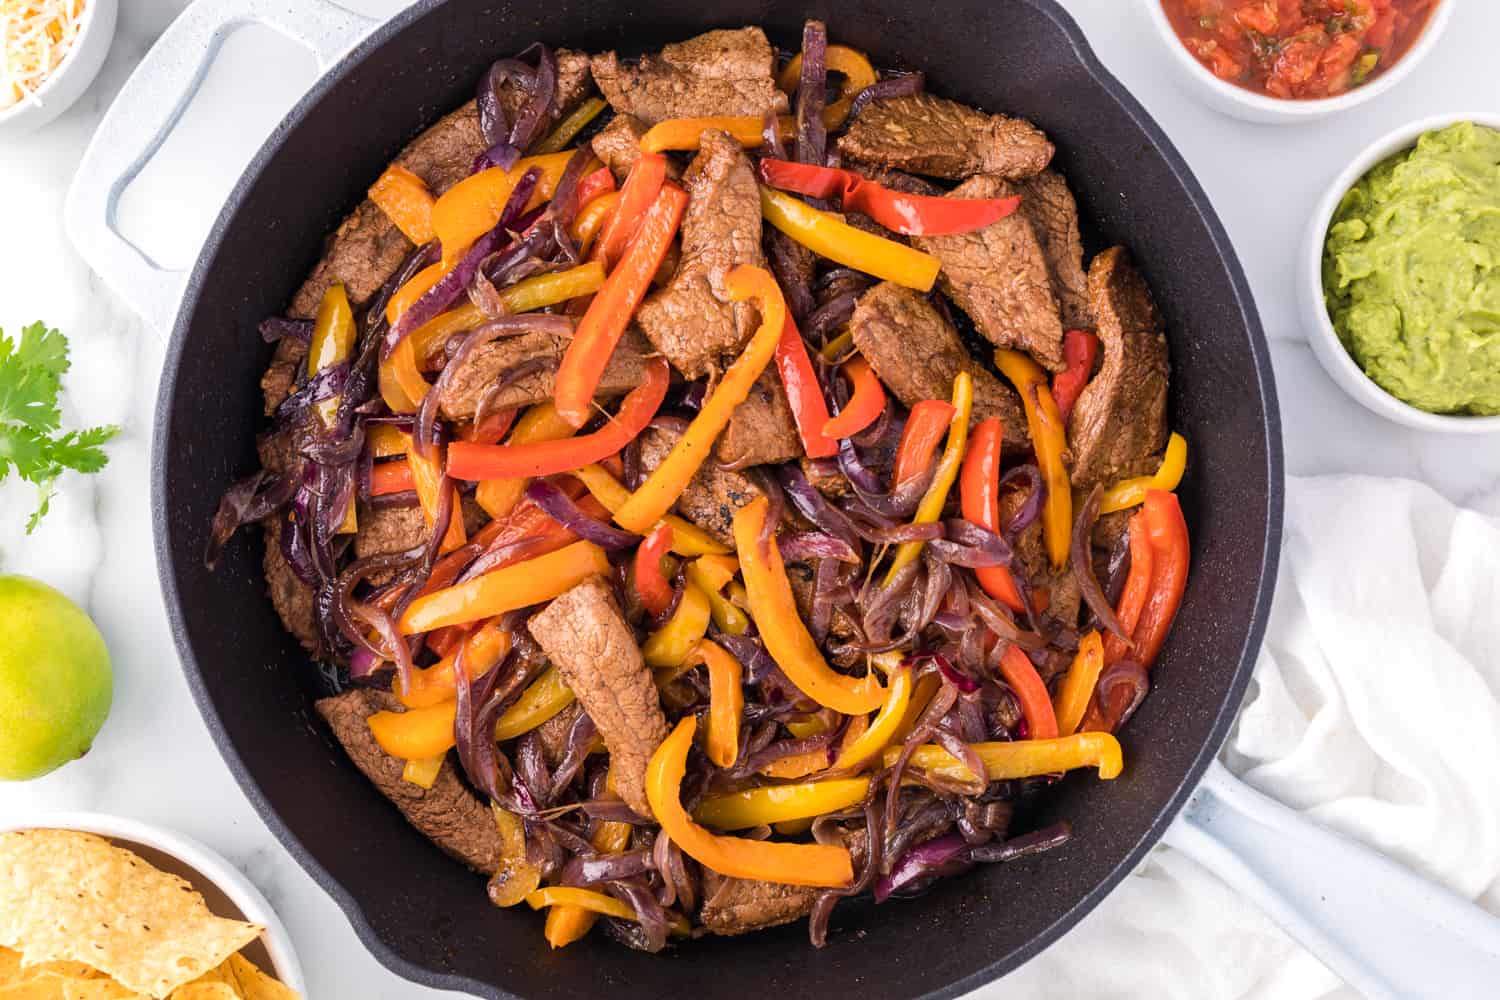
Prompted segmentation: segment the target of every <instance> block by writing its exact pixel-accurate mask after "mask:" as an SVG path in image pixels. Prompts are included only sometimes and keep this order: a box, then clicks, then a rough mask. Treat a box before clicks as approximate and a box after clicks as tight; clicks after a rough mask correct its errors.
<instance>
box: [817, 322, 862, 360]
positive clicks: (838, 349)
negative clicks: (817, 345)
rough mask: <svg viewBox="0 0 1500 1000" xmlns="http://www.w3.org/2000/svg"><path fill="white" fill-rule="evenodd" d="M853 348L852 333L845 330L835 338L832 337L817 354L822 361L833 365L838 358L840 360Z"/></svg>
mask: <svg viewBox="0 0 1500 1000" xmlns="http://www.w3.org/2000/svg"><path fill="white" fill-rule="evenodd" d="M853 346H854V331H852V330H848V329H845V330H844V332H843V333H841V334H839V335H838V336H837V337H834V338H833V339H832V340H830V341H829V342H828V343H826V344H824V345H823V349H822V350H821V351H819V352H818V354H819V355H820V356H822V358H823V360H824V361H826V362H828V363H829V364H834V363H835V362H837V361H838V359H839V358H842V357H843V356H844V355H845V354H847V353H849V350H850V349H851V348H852V347H853Z"/></svg>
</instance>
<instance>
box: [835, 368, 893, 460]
mask: <svg viewBox="0 0 1500 1000" xmlns="http://www.w3.org/2000/svg"><path fill="white" fill-rule="evenodd" d="M844 374H845V375H846V376H848V378H849V381H850V382H852V383H854V394H853V395H852V396H850V397H849V402H848V403H846V404H844V408H843V409H842V410H840V411H839V415H838V416H836V417H833V418H832V419H830V420H829V421H828V422H827V423H826V424H824V425H823V434H824V436H825V437H829V438H832V439H834V440H837V439H839V438H846V437H853V436H854V435H856V434H858V433H859V432H860V431H862V430H864V429H865V428H866V427H868V426H870V425H871V424H873V423H874V422H875V421H876V420H878V419H879V418H880V414H881V413H882V412H883V411H884V410H885V386H883V385H881V384H880V379H879V378H877V377H876V375H875V369H873V368H871V367H870V363H869V362H868V361H866V360H865V359H864V358H862V357H860V356H859V355H857V354H856V355H855V356H854V357H852V358H850V359H849V360H848V361H845V362H844Z"/></svg>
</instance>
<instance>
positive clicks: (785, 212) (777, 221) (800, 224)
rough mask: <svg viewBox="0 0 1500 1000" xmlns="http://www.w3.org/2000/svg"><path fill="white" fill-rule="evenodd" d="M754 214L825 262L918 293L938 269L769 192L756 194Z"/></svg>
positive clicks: (918, 255)
mask: <svg viewBox="0 0 1500 1000" xmlns="http://www.w3.org/2000/svg"><path fill="white" fill-rule="evenodd" d="M760 213H761V215H762V216H763V217H764V218H765V220H766V221H767V222H769V223H770V224H771V225H773V226H775V227H776V228H777V229H779V230H781V231H782V232H783V233H786V234H787V235H788V236H790V237H791V238H792V239H794V240H796V241H797V242H798V243H801V244H802V245H803V246H805V247H807V248H808V249H809V250H812V251H813V252H814V253H817V254H818V255H819V256H822V257H827V258H828V259H829V260H833V261H837V262H838V263H840V264H843V265H844V266H845V267H852V268H854V269H855V270H856V271H863V272H865V273H866V274H873V275H874V276H875V277H877V278H883V279H885V280H886V281H894V282H895V283H896V284H898V285H905V286H906V287H907V288H912V289H915V290H916V291H919V292H927V291H931V290H932V286H933V283H934V282H936V281H937V276H938V271H939V270H941V268H942V265H941V264H940V263H939V262H938V259H937V258H936V257H934V256H932V255H931V254H928V253H923V252H922V251H920V250H914V249H912V248H911V247H909V246H907V245H906V244H904V243H897V242H895V241H894V240H888V239H885V238H884V237H881V236H872V235H871V234H869V233H867V232H865V231H863V230H861V229H855V228H854V227H853V226H851V225H849V224H848V223H847V222H845V221H844V220H843V218H842V217H841V216H839V215H836V214H835V213H833V212H824V211H822V210H820V209H816V208H813V207H812V206H811V205H809V204H807V203H806V202H804V201H799V200H798V199H796V198H793V197H792V196H791V195H789V194H784V193H782V192H780V191H777V190H775V189H774V188H768V187H762V188H761V189H760Z"/></svg>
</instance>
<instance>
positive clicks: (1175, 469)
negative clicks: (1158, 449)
mask: <svg viewBox="0 0 1500 1000" xmlns="http://www.w3.org/2000/svg"><path fill="white" fill-rule="evenodd" d="M1186 469H1187V439H1186V438H1184V437H1183V436H1182V435H1181V434H1178V433H1177V432H1176V431H1173V432H1172V436H1171V437H1169V438H1167V451H1166V454H1164V455H1163V456H1162V459H1161V465H1159V466H1157V467H1156V472H1155V473H1153V474H1152V475H1149V476H1139V477H1137V478H1135V479H1122V480H1120V481H1119V482H1118V483H1115V484H1114V485H1113V486H1111V487H1110V488H1109V489H1107V490H1105V491H1104V497H1103V499H1101V500H1100V502H1099V513H1100V514H1112V513H1114V512H1115V511H1117V510H1127V509H1129V508H1131V507H1134V506H1136V505H1137V504H1140V503H1144V502H1145V500H1146V494H1147V493H1148V492H1150V491H1151V490H1161V491H1163V492H1165V493H1171V492H1172V491H1173V490H1175V489H1177V486H1178V484H1179V483H1181V482H1182V474H1183V472H1184V471H1185V470H1186Z"/></svg>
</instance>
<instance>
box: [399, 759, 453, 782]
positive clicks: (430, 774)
mask: <svg viewBox="0 0 1500 1000" xmlns="http://www.w3.org/2000/svg"><path fill="white" fill-rule="evenodd" d="M447 759H448V755H447V754H445V753H440V754H437V755H436V756H433V757H416V758H413V759H412V760H409V761H407V762H406V766H405V767H403V768H402V769H401V780H402V781H406V782H410V783H411V784H413V785H416V786H417V787H418V788H431V787H432V783H433V782H435V781H437V776H438V772H439V771H441V770H442V769H443V761H445V760H447Z"/></svg>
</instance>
